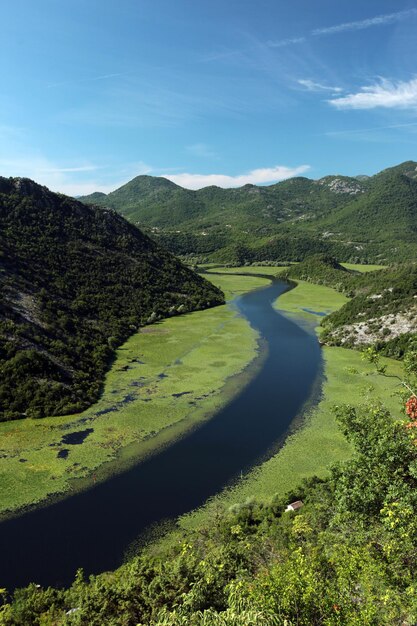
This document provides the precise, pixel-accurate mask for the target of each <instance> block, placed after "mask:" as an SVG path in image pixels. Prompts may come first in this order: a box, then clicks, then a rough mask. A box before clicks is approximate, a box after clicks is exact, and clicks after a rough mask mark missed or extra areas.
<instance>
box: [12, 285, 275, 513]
mask: <svg viewBox="0 0 417 626" xmlns="http://www.w3.org/2000/svg"><path fill="white" fill-rule="evenodd" d="M211 280H212V282H214V283H215V284H216V285H218V286H219V287H221V288H222V289H223V291H224V292H225V294H226V296H227V299H228V300H229V301H230V300H232V299H233V298H234V297H235V296H238V295H239V294H242V293H244V292H247V291H249V290H251V289H254V288H257V287H261V286H264V285H266V284H268V281H267V280H266V279H263V278H259V277H247V276H233V275H231V276H227V275H226V276H214V275H213V276H212V277H211ZM258 354H259V353H258V345H257V334H256V332H255V331H254V330H253V329H252V328H251V327H250V326H249V324H248V323H247V322H246V321H245V320H244V319H243V318H242V317H240V316H239V315H238V314H237V312H236V310H235V309H234V308H233V305H226V306H220V307H216V308H213V309H209V310H205V311H197V312H195V313H191V314H188V315H183V316H178V317H173V318H170V319H167V320H164V321H162V322H160V323H158V324H154V325H152V326H147V327H145V328H143V329H142V331H141V332H139V333H137V334H135V335H133V336H132V337H131V338H130V339H129V340H128V341H127V342H126V343H125V344H124V345H123V346H122V347H121V348H120V349H119V350H117V354H116V359H115V362H114V364H113V366H112V368H111V370H110V371H109V373H108V375H107V377H106V380H105V385H104V391H103V394H102V397H101V398H100V400H99V401H98V402H97V403H96V404H95V405H93V406H92V407H90V408H89V409H88V410H86V411H84V412H83V413H80V414H78V415H70V416H65V417H50V418H44V419H40V420H30V419H26V420H19V421H14V422H8V423H2V424H0V514H1V513H2V514H4V513H9V512H10V511H13V510H16V509H19V508H21V507H24V506H27V505H30V504H35V503H40V502H42V501H45V499H46V498H47V497H50V496H51V495H55V496H56V495H57V494H61V495H62V494H64V493H70V492H71V491H72V490H75V489H84V488H88V487H89V486H91V484H92V483H93V482H95V481H98V480H102V479H105V478H106V477H107V476H108V475H109V474H112V473H114V472H117V471H121V470H122V469H124V468H126V467H128V466H129V465H130V464H132V463H135V462H136V461H137V460H138V459H140V458H143V457H144V456H145V455H147V454H150V453H152V452H154V451H155V450H157V449H159V448H160V447H162V446H164V445H166V444H167V443H169V442H170V441H172V440H173V439H175V438H176V437H179V436H181V434H183V433H184V432H185V431H186V430H188V429H190V428H192V427H193V426H195V424H197V423H198V422H201V421H202V420H205V419H208V418H209V417H210V416H211V415H212V414H213V413H214V412H216V411H218V410H219V409H220V408H221V407H222V406H223V405H224V404H225V403H227V402H228V401H229V400H230V399H231V398H232V397H233V395H234V394H236V393H237V392H238V390H239V389H240V388H241V387H242V385H244V384H245V381H246V380H248V379H249V378H250V376H251V371H249V370H248V369H247V366H248V364H249V363H251V362H252V361H254V359H255V357H257V356H258ZM260 360H261V357H259V358H258V360H257V361H256V362H255V364H254V365H253V366H252V368H250V369H255V368H256V363H257V362H259V361H260ZM87 429H93V432H90V433H89V434H88V435H87V437H86V438H85V440H84V442H83V443H82V445H71V444H64V443H62V437H63V436H65V435H66V434H68V433H74V432H81V433H82V432H83V431H86V430H87ZM66 450H67V451H68V457H67V458H59V456H58V455H59V454H61V455H62V454H66V452H65V451H66Z"/></svg>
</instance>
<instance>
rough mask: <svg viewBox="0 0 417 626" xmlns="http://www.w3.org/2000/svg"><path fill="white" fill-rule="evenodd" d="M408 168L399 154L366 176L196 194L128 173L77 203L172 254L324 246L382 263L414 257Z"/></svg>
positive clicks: (415, 196)
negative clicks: (110, 214)
mask: <svg viewBox="0 0 417 626" xmlns="http://www.w3.org/2000/svg"><path fill="white" fill-rule="evenodd" d="M416 167H417V163H414V162H412V161H408V162H406V163H403V164H401V165H398V166H396V167H393V168H390V169H388V170H385V171H383V172H381V173H379V174H377V175H375V176H371V177H363V176H358V177H356V178H352V177H346V176H326V177H324V178H321V179H320V180H310V179H308V178H304V177H300V178H293V179H290V180H286V181H284V182H281V183H278V184H275V185H270V186H264V187H257V186H255V185H245V186H244V187H241V188H239V189H221V188H219V187H206V188H204V189H201V190H199V191H190V190H188V189H183V188H181V187H179V186H178V185H175V184H174V183H172V182H170V181H168V180H166V179H164V178H154V177H151V176H138V177H136V178H134V179H133V180H132V181H130V182H129V183H127V184H126V185H123V186H122V187H120V188H119V189H117V190H115V191H113V192H112V193H110V194H108V195H105V194H99V193H95V194H92V195H91V196H85V197H83V198H81V200H82V201H83V202H85V203H87V204H91V203H93V204H99V205H100V206H107V207H111V208H114V209H115V210H117V211H118V212H120V213H121V214H122V215H124V216H125V217H127V218H128V219H129V220H130V221H132V222H133V223H135V224H138V225H139V226H140V227H141V228H145V229H147V230H148V231H149V233H150V234H151V236H152V237H154V238H155V239H157V240H160V241H161V242H162V243H163V244H164V245H165V246H166V247H168V248H169V249H170V250H172V251H173V252H175V253H176V254H181V255H192V256H199V257H201V258H205V259H212V260H216V261H223V262H224V261H227V262H234V263H242V262H243V263H244V262H248V261H249V262H250V261H255V260H258V261H261V260H276V261H284V260H287V261H288V260H290V261H300V260H302V259H303V258H305V256H306V255H308V254H313V253H326V254H332V255H333V256H335V257H337V258H338V259H340V260H342V261H352V262H368V263H369V262H379V263H386V262H393V261H398V260H403V261H405V260H407V259H410V258H417V226H416V224H417V180H416V174H417V171H416Z"/></svg>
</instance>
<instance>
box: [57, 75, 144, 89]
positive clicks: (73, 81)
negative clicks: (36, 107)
mask: <svg viewBox="0 0 417 626" xmlns="http://www.w3.org/2000/svg"><path fill="white" fill-rule="evenodd" d="M129 74H132V72H115V73H114V74H101V75H100V76H90V77H89V78H74V79H69V80H61V81H58V82H56V83H49V85H46V88H47V89H51V88H52V87H60V86H61V85H74V84H77V83H93V82H95V81H97V80H107V79H108V78H116V77H118V76H128V75H129Z"/></svg>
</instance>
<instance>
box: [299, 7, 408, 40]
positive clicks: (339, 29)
mask: <svg viewBox="0 0 417 626" xmlns="http://www.w3.org/2000/svg"><path fill="white" fill-rule="evenodd" d="M413 15H417V9H409V10H407V11H398V12H397V13H386V14H385V15H377V16H375V17H370V18H368V19H365V20H360V21H357V22H345V23H343V24H336V25H335V26H328V27H327V28H316V29H315V30H313V31H312V32H311V34H312V35H313V36H315V37H317V36H320V35H335V34H337V33H343V32H345V31H349V30H363V29H365V28H372V27H373V26H384V25H385V24H393V23H395V22H400V21H402V20H405V19H407V18H409V17H412V16H413Z"/></svg>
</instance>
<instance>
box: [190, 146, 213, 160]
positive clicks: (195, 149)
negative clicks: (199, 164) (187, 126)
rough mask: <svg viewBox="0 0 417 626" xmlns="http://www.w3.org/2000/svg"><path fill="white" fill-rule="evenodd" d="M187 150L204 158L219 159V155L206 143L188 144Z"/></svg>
mask: <svg viewBox="0 0 417 626" xmlns="http://www.w3.org/2000/svg"><path fill="white" fill-rule="evenodd" d="M185 149H186V150H187V152H189V153H190V154H193V155H194V156H196V157H201V158H203V159H217V158H218V155H217V154H216V152H214V150H212V149H211V148H210V146H208V145H207V144H206V143H194V144H192V145H191V146H186V148H185Z"/></svg>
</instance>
